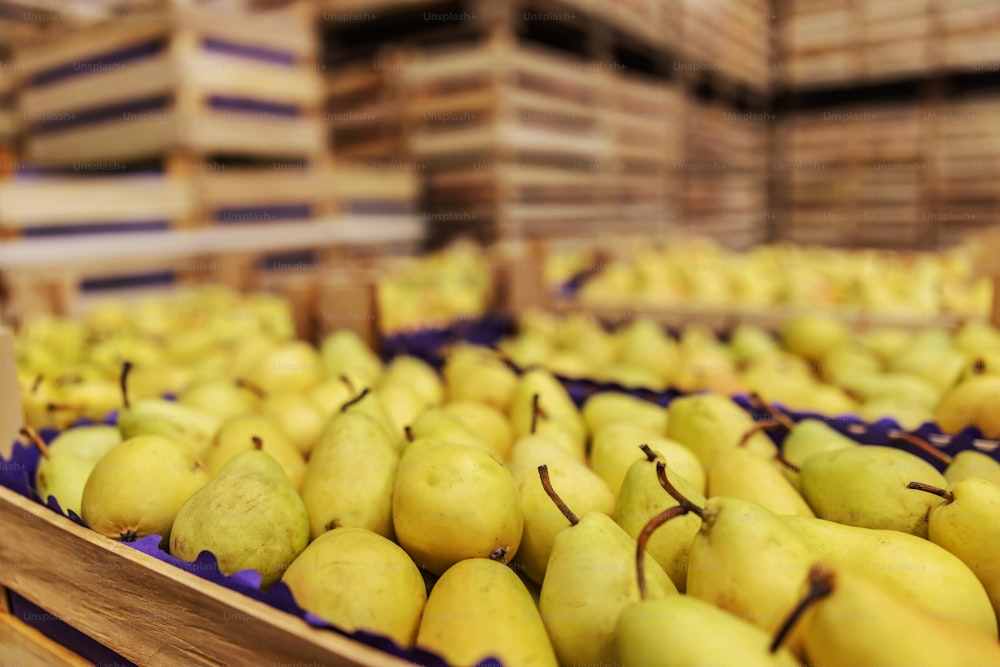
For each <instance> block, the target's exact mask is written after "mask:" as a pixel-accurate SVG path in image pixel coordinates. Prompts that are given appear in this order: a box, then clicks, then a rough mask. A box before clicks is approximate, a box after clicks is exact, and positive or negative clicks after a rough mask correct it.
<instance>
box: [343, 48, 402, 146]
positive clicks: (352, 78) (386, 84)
mask: <svg viewBox="0 0 1000 667" xmlns="http://www.w3.org/2000/svg"><path fill="white" fill-rule="evenodd" d="M404 65H405V63H404V60H403V52H402V51H400V50H395V49H394V50H383V51H382V52H380V53H379V54H377V55H376V56H375V58H374V59H373V60H371V61H362V62H361V63H358V64H354V65H349V66H337V67H335V68H334V69H333V70H332V72H331V73H330V74H329V75H328V76H327V87H326V95H327V97H326V111H325V114H324V119H325V120H326V123H327V126H328V128H329V133H330V144H331V146H332V147H333V150H334V152H335V153H336V155H337V156H338V157H339V158H342V159H363V158H367V159H383V160H387V159H398V158H400V157H402V156H405V155H406V143H405V134H404V130H405V119H404V114H403V109H404V105H405V99H404V98H403V97H402V93H403V90H402V84H401V82H400V68H401V67H403V66H404Z"/></svg>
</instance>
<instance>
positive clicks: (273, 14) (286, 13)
mask: <svg viewBox="0 0 1000 667" xmlns="http://www.w3.org/2000/svg"><path fill="white" fill-rule="evenodd" d="M310 11H311V10H310V8H309V7H307V6H306V5H305V3H300V4H298V5H296V6H291V7H289V8H287V9H280V10H276V11H269V12H264V13H261V14H232V13H224V14H223V13H220V12H218V11H214V10H212V9H208V8H203V7H198V6H195V5H191V4H188V3H183V4H181V5H180V6H175V7H173V8H172V9H171V11H170V12H168V14H169V15H171V16H173V17H174V25H175V26H176V27H177V28H181V29H185V28H186V29H188V30H191V31H193V32H195V33H198V34H200V35H204V36H206V37H214V38H216V39H219V40H224V41H228V42H231V43H234V44H239V45H241V46H254V47H263V48H268V49H273V50H276V51H281V52H286V53H290V54H294V55H296V56H298V58H299V59H300V61H304V62H311V61H315V60H316V58H317V56H318V54H319V40H318V39H316V37H315V36H314V31H313V27H312V21H311V14H310Z"/></svg>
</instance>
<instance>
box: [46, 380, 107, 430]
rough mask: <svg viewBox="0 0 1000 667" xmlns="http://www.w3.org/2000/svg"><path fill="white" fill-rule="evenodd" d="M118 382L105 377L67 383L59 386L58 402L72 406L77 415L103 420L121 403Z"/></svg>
mask: <svg viewBox="0 0 1000 667" xmlns="http://www.w3.org/2000/svg"><path fill="white" fill-rule="evenodd" d="M121 398H122V395H121V391H120V389H119V387H118V384H116V383H115V382H113V381H111V380H107V379H105V378H92V379H87V380H83V381H81V382H70V383H65V384H63V385H61V386H60V387H59V394H58V402H59V403H62V404H64V405H67V406H72V409H73V412H74V413H75V415H76V416H77V417H86V418H87V419H93V420H94V421H103V420H104V418H105V417H107V416H108V415H109V414H110V413H111V412H113V411H114V410H115V409H116V408H118V407H119V406H120V405H121Z"/></svg>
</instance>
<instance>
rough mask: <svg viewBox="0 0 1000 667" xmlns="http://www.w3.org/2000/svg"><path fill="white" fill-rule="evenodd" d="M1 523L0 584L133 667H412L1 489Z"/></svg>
mask: <svg viewBox="0 0 1000 667" xmlns="http://www.w3.org/2000/svg"><path fill="white" fill-rule="evenodd" d="M0 525H3V526H4V527H5V530H4V531H3V533H2V534H0V564H16V565H17V567H16V568H13V567H0V584H3V585H5V586H8V587H12V588H14V590H16V591H17V592H18V593H19V594H21V595H23V596H24V597H25V598H27V599H28V600H29V601H31V602H33V603H35V604H37V605H38V606H40V607H42V608H44V609H47V610H49V611H50V612H51V613H52V614H54V615H55V616H57V617H59V618H60V619H62V620H63V621H64V622H66V623H68V624H70V625H72V626H73V627H75V628H77V629H78V630H80V631H81V632H83V633H84V634H86V635H88V636H90V637H92V638H93V639H95V640H97V641H99V642H100V643H102V644H104V645H105V646H107V647H108V648H110V649H111V650H113V651H115V652H116V653H118V654H119V655H121V656H122V657H124V658H126V659H128V660H131V661H133V662H136V663H137V664H143V665H150V667H156V666H159V665H163V666H173V665H189V664H217V663H225V664H239V665H275V664H288V663H301V664H313V663H318V664H324V665H331V666H333V667H348V666H371V667H374V666H375V665H386V666H387V667H388V666H392V667H397V666H398V667H402V665H405V664H408V663H406V662H404V661H402V660H398V659H394V658H392V657H391V656H388V655H386V654H383V653H381V652H380V651H377V650H375V649H373V648H370V647H367V646H364V645H362V644H359V643H357V642H354V641H352V640H350V639H347V638H345V637H343V636H341V635H338V634H336V633H333V632H325V631H319V630H315V629H312V628H310V627H309V626H307V625H306V623H305V622H303V621H302V620H300V619H298V618H295V617H294V616H291V615H289V614H284V613H282V612H278V611H276V610H274V609H272V608H271V607H269V606H267V605H265V604H263V603H260V602H256V601H254V600H251V599H249V598H247V597H246V596H243V595H241V594H239V593H237V592H235V591H231V590H228V589H225V588H222V587H221V586H218V585H216V584H212V583H209V582H207V581H205V580H203V579H200V578H199V577H196V576H195V575H192V574H189V573H187V572H184V571H183V570H180V569H178V568H175V567H173V566H171V565H168V564H166V563H162V562H160V561H158V560H156V559H155V558H152V557H150V556H147V555H145V554H143V553H140V552H138V551H136V550H135V549H132V548H131V547H128V546H126V545H124V544H120V543H118V542H114V541H112V540H110V539H108V538H106V537H103V536H101V535H98V534H97V533H95V532H93V531H91V530H89V529H86V528H83V527H81V526H78V525H76V524H75V523H73V522H71V521H69V520H68V519H65V518H63V517H61V516H59V515H57V514H55V513H53V512H52V511H51V510H49V509H48V508H45V507H42V506H41V505H38V504H37V503H34V502H32V501H29V500H27V499H25V498H22V497H21V496H19V495H17V494H15V493H13V492H11V491H8V490H7V489H0ZM40 554H44V558H43V557H41V556H40Z"/></svg>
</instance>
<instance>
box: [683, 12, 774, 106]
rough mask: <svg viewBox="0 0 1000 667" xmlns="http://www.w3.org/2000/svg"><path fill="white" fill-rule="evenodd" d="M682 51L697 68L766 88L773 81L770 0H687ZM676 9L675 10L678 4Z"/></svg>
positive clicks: (750, 86)
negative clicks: (768, 35) (769, 36)
mask: <svg viewBox="0 0 1000 667" xmlns="http://www.w3.org/2000/svg"><path fill="white" fill-rule="evenodd" d="M682 7H683V9H682V12H681V14H682V18H681V22H682V28H681V35H682V39H681V41H680V49H679V55H680V57H681V59H682V60H683V61H684V62H685V63H686V64H688V65H690V66H692V67H693V68H694V70H695V71H702V72H708V73H716V74H717V75H718V76H719V77H721V78H723V79H724V80H726V81H728V82H729V83H731V84H735V85H738V86H744V87H748V88H750V89H752V90H754V91H757V92H765V91H767V90H768V88H769V87H770V83H771V50H770V40H769V39H761V35H766V34H768V32H769V30H770V26H771V24H772V23H773V20H772V16H773V13H772V11H771V8H770V3H768V2H766V1H765V0H685V1H684V2H683V4H682ZM675 11H676V10H675Z"/></svg>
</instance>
